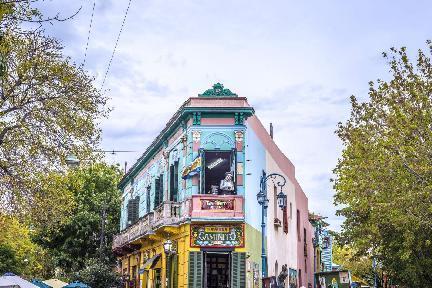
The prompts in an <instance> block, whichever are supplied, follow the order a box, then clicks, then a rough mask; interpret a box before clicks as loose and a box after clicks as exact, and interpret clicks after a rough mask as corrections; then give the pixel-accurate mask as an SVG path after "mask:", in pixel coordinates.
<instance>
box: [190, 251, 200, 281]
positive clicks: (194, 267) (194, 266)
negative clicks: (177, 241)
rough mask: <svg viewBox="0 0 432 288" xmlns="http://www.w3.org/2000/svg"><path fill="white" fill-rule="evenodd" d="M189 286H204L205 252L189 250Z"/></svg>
mask: <svg viewBox="0 0 432 288" xmlns="http://www.w3.org/2000/svg"><path fill="white" fill-rule="evenodd" d="M188 283H189V285H188V287H189V288H202V287H203V253H202V252H200V251H198V252H189V279H188Z"/></svg>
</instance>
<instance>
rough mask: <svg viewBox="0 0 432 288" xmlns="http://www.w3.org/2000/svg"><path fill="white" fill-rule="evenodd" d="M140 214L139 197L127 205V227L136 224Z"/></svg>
mask: <svg viewBox="0 0 432 288" xmlns="http://www.w3.org/2000/svg"><path fill="white" fill-rule="evenodd" d="M138 213H139V196H137V197H135V199H130V200H129V201H128V204H127V226H130V225H132V224H134V223H135V222H136V221H138V217H139V216H138Z"/></svg>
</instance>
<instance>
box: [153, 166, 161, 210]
mask: <svg viewBox="0 0 432 288" xmlns="http://www.w3.org/2000/svg"><path fill="white" fill-rule="evenodd" d="M162 201H163V174H161V175H159V178H156V179H155V199H154V208H156V207H158V206H159V205H160V204H162Z"/></svg>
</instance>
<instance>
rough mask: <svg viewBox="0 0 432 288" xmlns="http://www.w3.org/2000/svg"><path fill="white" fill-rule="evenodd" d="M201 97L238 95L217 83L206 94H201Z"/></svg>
mask: <svg viewBox="0 0 432 288" xmlns="http://www.w3.org/2000/svg"><path fill="white" fill-rule="evenodd" d="M198 96H199V97H237V94H235V93H233V92H231V90H230V89H226V88H224V86H223V85H222V84H221V83H216V84H214V85H213V88H211V89H207V90H206V91H205V92H204V93H202V94H199V95H198Z"/></svg>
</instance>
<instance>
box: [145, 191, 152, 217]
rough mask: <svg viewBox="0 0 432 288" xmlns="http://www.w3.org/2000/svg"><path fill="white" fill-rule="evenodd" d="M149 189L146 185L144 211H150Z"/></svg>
mask: <svg viewBox="0 0 432 288" xmlns="http://www.w3.org/2000/svg"><path fill="white" fill-rule="evenodd" d="M150 191H151V187H150V186H148V187H147V191H146V213H149V212H150Z"/></svg>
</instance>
